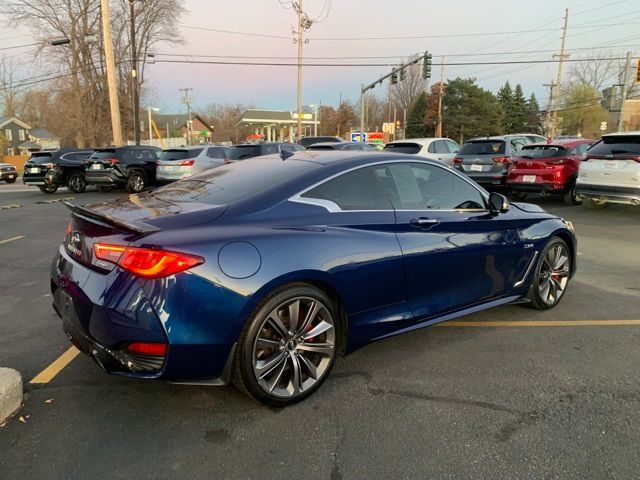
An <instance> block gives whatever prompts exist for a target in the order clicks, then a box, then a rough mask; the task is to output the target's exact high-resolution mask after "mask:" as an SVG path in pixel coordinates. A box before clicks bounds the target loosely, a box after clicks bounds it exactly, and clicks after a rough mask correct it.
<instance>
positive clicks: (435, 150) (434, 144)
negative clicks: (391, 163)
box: [384, 138, 460, 166]
mask: <svg viewBox="0 0 640 480" xmlns="http://www.w3.org/2000/svg"><path fill="white" fill-rule="evenodd" d="M384 151H385V152H390V153H409V154H411V155H419V156H420V157H424V158H428V159H430V160H438V161H440V162H442V163H444V164H446V165H448V166H452V165H453V159H454V157H455V156H456V154H457V153H458V152H459V151H460V145H458V144H457V143H456V142H454V141H453V140H450V139H448V138H411V139H409V140H396V141H394V142H389V143H387V144H386V145H385V147H384Z"/></svg>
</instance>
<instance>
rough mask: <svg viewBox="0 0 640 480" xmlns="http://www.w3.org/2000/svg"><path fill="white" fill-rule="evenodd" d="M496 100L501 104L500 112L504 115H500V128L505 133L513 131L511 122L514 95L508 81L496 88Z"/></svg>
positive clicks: (512, 119)
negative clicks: (498, 88)
mask: <svg viewBox="0 0 640 480" xmlns="http://www.w3.org/2000/svg"><path fill="white" fill-rule="evenodd" d="M498 101H499V102H500V105H502V112H503V114H504V116H503V117H502V130H503V131H504V132H505V133H513V123H514V101H515V99H514V96H513V89H512V88H511V84H509V81H508V80H507V82H506V83H505V84H504V85H503V86H502V87H501V88H500V90H498Z"/></svg>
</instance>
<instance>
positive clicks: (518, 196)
mask: <svg viewBox="0 0 640 480" xmlns="http://www.w3.org/2000/svg"><path fill="white" fill-rule="evenodd" d="M509 197H511V198H512V199H513V200H515V201H516V202H521V201H523V200H525V199H526V198H527V194H526V193H522V192H509Z"/></svg>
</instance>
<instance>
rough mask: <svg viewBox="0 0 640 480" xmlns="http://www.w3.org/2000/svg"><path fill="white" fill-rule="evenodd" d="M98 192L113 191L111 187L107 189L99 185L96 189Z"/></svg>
mask: <svg viewBox="0 0 640 480" xmlns="http://www.w3.org/2000/svg"><path fill="white" fill-rule="evenodd" d="M98 190H99V191H101V192H110V191H111V190H113V187H109V186H107V187H105V186H102V185H100V186H99V187H98Z"/></svg>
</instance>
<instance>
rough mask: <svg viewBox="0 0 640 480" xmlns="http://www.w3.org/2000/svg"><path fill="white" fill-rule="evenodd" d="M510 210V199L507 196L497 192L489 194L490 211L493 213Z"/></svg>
mask: <svg viewBox="0 0 640 480" xmlns="http://www.w3.org/2000/svg"><path fill="white" fill-rule="evenodd" d="M508 210H509V200H507V197H505V196H504V195H500V194H499V193H496V192H491V193H490V194H489V213H491V215H497V214H499V213H505V212H507V211H508Z"/></svg>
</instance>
